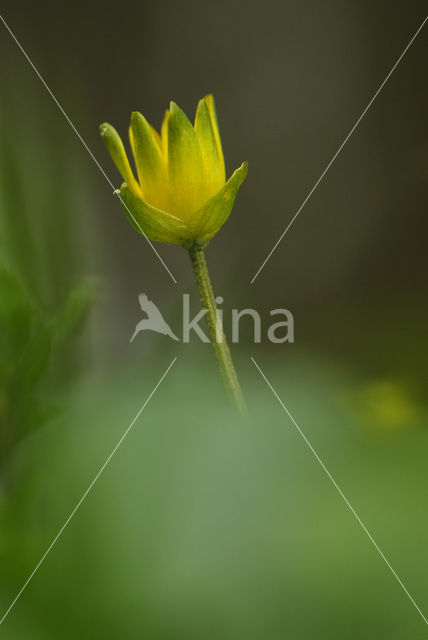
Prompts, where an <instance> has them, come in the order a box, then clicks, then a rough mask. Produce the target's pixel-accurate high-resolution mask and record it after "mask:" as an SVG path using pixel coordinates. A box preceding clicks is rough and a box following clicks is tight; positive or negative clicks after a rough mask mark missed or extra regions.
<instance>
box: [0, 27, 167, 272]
mask: <svg viewBox="0 0 428 640" xmlns="http://www.w3.org/2000/svg"><path fill="white" fill-rule="evenodd" d="M0 20H1V21H2V22H3V24H4V26H5V27H6V29H7V30H8V31H9V33H10V35H11V36H12V38H13V40H14V41H15V43H16V44H17V46H18V48H19V49H20V51H21V53H22V54H23V55H24V57H25V58H26V60H27V62H28V63H29V64H30V66H31V67H32V69H33V71H34V72H35V74H36V75H37V77H38V78H39V80H40V82H41V83H42V84H43V86H44V87H45V89H46V91H47V92H48V93H49V95H50V97H51V98H52V100H53V101H54V102H55V104H56V106H57V107H58V109H59V110H60V111H61V113H62V115H63V116H64V118H65V119H66V120H67V122H68V124H69V125H70V127H71V128H72V129H73V131H74V133H75V134H76V135H77V137H78V138H79V140H80V142H81V143H82V144H83V146H84V147H85V149H86V151H87V152H88V153H89V155H90V156H91V158H92V160H93V161H94V162H95V164H96V165H97V167H98V169H99V170H100V171H101V173H102V174H103V176H104V178H105V179H106V180H107V182H108V183H109V185H110V186H111V188H112V189H113V192H114V194H115V195H117V196H118V198H119V200H120V201H121V203H122V204H123V206H124V207H125V209H126V210H127V212H128V213H129V215H130V216H131V218H132V220H133V221H134V222H135V224H136V225H137V227H138V228H139V230H140V231H141V233H142V235H143V236H144V237H145V239H146V240H147V242H148V243H149V245H150V246H151V248H152V250H153V251H154V253H155V255H156V256H157V258H158V260H159V261H160V262H161V264H162V265H163V266H164V268H165V269H166V271H167V272H168V273H169V275H170V276H171V278H172V280H173V281H174V282H175V284H177V280H176V279H175V278H174V276H173V275H172V273H171V271H170V270H169V269H168V267H167V266H166V264H165V262H164V260H163V258H162V257H161V256H160V254H159V252H158V251H157V249H156V247H155V246H154V245H153V243H152V242H151V241H150V240H149V238H148V237H147V236H146V234H145V233H144V231H143V229H142V228H141V226H140V224H139V223H138V221H137V220H136V219H135V217H134V215H133V214H132V212H131V211H130V210H129V208H128V206H127V205H126V204H125V202H124V201H123V198H122V197H121V196H120V193H119V191H118V190H117V189H116V188H115V186H114V184H113V183H112V181H111V180H110V178H109V177H108V175H107V174H106V172H105V171H104V169H103V168H102V166H101V165H100V163H99V162H98V160H97V159H96V157H95V156H94V154H93V153H92V151H91V150H90V148H89V147H88V145H87V144H86V142H85V141H84V139H83V138H82V136H81V135H80V133H79V131H78V130H77V129H76V127H75V125H74V124H73V122H72V121H71V120H70V118H69V117H68V115H67V113H66V112H65V111H64V109H63V107H62V106H61V104H60V103H59V101H58V100H57V98H56V97H55V95H54V94H53V92H52V91H51V90H50V88H49V86H48V84H47V83H46V81H45V79H44V78H43V76H42V75H41V74H40V73H39V71H38V69H37V68H36V66H35V65H34V64H33V62H32V60H31V58H30V56H29V55H28V54H27V52H26V51H25V49H24V48H23V47H22V45H21V43H20V42H19V40H18V39H17V37H16V36H15V34H14V33H13V31H12V29H11V28H10V27H9V25H8V24H7V22H6V20H5V19H4V18H3V16H2V15H0Z"/></svg>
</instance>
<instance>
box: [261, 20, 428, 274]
mask: <svg viewBox="0 0 428 640" xmlns="http://www.w3.org/2000/svg"><path fill="white" fill-rule="evenodd" d="M427 20H428V16H426V18H425V19H424V20H423V22H422V24H421V25H420V27H419V28H418V30H417V31H416V33H415V34H414V35H413V37H412V38H411V40H410V42H409V43H408V45H407V47H406V48H405V49H404V51H403V53H402V54H401V55H400V57H399V58H398V60H397V61H396V62H395V64H394V66H393V67H392V69H391V70H390V72H389V73H388V75H387V76H386V78H385V80H384V81H383V82H382V84H381V85H380V87H379V88H378V90H377V91H376V93H375V94H374V95H373V97H372V99H371V100H370V102H369V103H368V105H367V107H366V108H365V109H364V111H363V112H362V114H361V115H360V117H359V118H358V120H357V121H356V123H355V124H354V126H353V127H352V129H351V130H350V132H349V133H348V135H347V136H346V138H345V139H344V141H343V142H342V144H341V145H340V147H339V148H338V150H337V151H336V153H335V154H334V156H333V157H332V159H331V160H330V162H329V163H328V165H327V166H326V168H325V169H324V171H323V172H322V174H321V175H320V177H319V178H318V180H317V181H316V183H315V184H314V186H313V187H312V189H311V190H310V191H309V193H308V195H307V196H306V198H305V199H304V200H303V202H302V204H301V205H300V207H299V208H298V210H297V211H296V213H295V214H294V216H293V217H292V218H291V220H290V222H289V223H288V225H287V227H286V228H285V229H284V231H283V232H282V234H281V235H280V237H279V238H278V240H277V241H276V242H275V244H274V246H273V247H272V249H271V250H270V252H269V253H268V255H267V256H266V258H265V259H264V261H263V262H262V264H261V266H260V267H259V269H258V271H257V272H256V274H255V276H254V277H253V278H252V280H251V282H250V284H253V282H254V280H255V279H256V278H257V276H258V275H259V273H260V271H261V270H262V269H263V267H264V266H265V264H266V262H267V261H268V260H269V259H270V257H271V256H272V254H273V252H274V251H275V250H276V248H277V247H278V245H279V243H280V242H281V240H282V239H283V237H284V236H285V234H286V233H287V231H288V230H289V229H290V227H291V226H292V225H293V223H294V221H295V220H296V218H297V216H298V215H299V213H300V212H301V210H302V209H303V207H304V206H305V205H306V203H307V202H308V200H309V199H310V197H311V196H312V194H313V192H314V191H315V189H316V188H317V187H318V185H319V184H320V182H321V181H322V179H323V178H324V176H325V174H326V173H327V171H328V170H329V169H330V167H331V165H332V164H333V162H334V161H335V160H336V158H337V156H338V155H339V154H340V152H341V151H342V149H343V147H344V146H345V144H346V143H347V142H348V140H349V138H350V137H351V136H352V134H353V133H354V131H355V129H356V128H357V127H358V125H359V124H360V122H361V120H362V119H363V118H364V116H365V115H366V113H367V111H368V110H369V109H370V107H371V106H372V104H373V102H374V101H375V100H376V98H377V97H378V95H379V93H380V92H381V91H382V89H383V88H384V86H385V85H386V83H387V82H388V80H389V78H390V77H391V75H392V74H393V73H394V71H395V69H396V68H397V67H398V65H399V64H400V62H401V60H402V59H403V58H404V56H405V54H406V53H407V51H408V49H409V48H410V46H411V45H412V43H413V41H414V40H415V38H416V37H417V36H418V34H419V32H420V31H421V29H422V27H423V26H424V24H425V22H426V21H427Z"/></svg>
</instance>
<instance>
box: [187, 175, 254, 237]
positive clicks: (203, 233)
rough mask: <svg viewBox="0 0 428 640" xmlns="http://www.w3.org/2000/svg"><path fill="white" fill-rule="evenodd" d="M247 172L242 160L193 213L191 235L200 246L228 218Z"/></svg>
mask: <svg viewBox="0 0 428 640" xmlns="http://www.w3.org/2000/svg"><path fill="white" fill-rule="evenodd" d="M247 172H248V163H247V162H243V163H242V165H241V166H240V167H239V169H236V171H234V173H233V174H232V175H231V177H230V178H229V180H228V181H227V182H226V184H225V185H224V187H223V188H222V189H220V191H219V192H218V193H216V195H215V196H213V197H212V198H210V200H208V202H206V203H205V204H204V205H203V206H202V207H201V208H200V209H199V211H198V212H197V213H196V214H195V216H194V219H195V221H197V222H196V223H195V228H194V230H193V233H192V235H193V236H194V240H195V242H196V243H197V244H199V245H200V246H202V247H203V246H206V245H207V244H208V242H209V241H210V240H211V238H212V237H213V236H214V235H215V234H216V233H217V231H218V230H219V229H220V227H221V226H222V225H223V224H224V223H225V222H226V220H227V219H228V217H229V215H230V213H231V211H232V208H233V204H234V202H235V198H236V194H237V193H238V189H239V187H240V186H241V184H242V183H243V182H244V180H245V178H246V176H247Z"/></svg>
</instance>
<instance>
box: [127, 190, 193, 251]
mask: <svg viewBox="0 0 428 640" xmlns="http://www.w3.org/2000/svg"><path fill="white" fill-rule="evenodd" d="M116 193H118V196H119V199H120V202H121V204H122V207H123V209H124V211H125V213H126V216H127V218H128V220H129V222H130V223H131V224H132V226H133V227H134V228H135V229H136V230H137V231H138V232H139V233H141V234H142V235H145V236H147V238H149V240H155V241H156V242H166V243H167V244H183V242H184V239H185V238H186V237H187V236H188V232H189V230H188V227H187V226H186V225H185V224H184V222H183V221H182V220H180V219H179V218H176V217H175V216H173V215H171V214H170V213H167V212H166V211H162V210H161V209H156V208H155V207H152V206H151V205H150V204H149V203H148V202H146V201H145V200H143V199H142V198H140V197H138V196H137V195H136V194H135V193H134V192H133V191H132V190H131V189H130V188H129V187H128V185H127V184H126V182H124V183H123V184H122V186H121V188H120V191H119V192H116Z"/></svg>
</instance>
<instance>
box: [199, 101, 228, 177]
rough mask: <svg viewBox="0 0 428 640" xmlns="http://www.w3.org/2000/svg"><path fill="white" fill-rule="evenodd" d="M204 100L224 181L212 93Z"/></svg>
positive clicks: (221, 152) (222, 160) (221, 151)
mask: <svg viewBox="0 0 428 640" xmlns="http://www.w3.org/2000/svg"><path fill="white" fill-rule="evenodd" d="M204 100H205V102H206V103H207V107H208V111H209V113H210V118H211V124H212V128H213V132H214V137H215V141H216V145H217V153H218V157H219V161H220V167H221V172H222V174H221V175H222V180H223V182H225V180H226V169H225V165H224V156H223V149H222V146H221V138H220V130H219V128H218V121H217V112H216V108H215V102H214V96H213V95H212V94H209V95H207V96H205V98H204Z"/></svg>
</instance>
